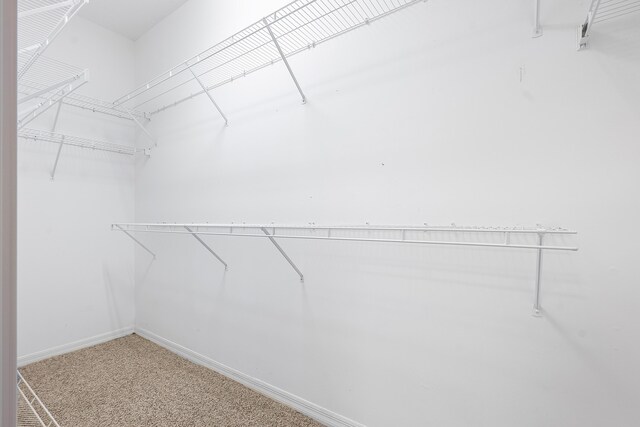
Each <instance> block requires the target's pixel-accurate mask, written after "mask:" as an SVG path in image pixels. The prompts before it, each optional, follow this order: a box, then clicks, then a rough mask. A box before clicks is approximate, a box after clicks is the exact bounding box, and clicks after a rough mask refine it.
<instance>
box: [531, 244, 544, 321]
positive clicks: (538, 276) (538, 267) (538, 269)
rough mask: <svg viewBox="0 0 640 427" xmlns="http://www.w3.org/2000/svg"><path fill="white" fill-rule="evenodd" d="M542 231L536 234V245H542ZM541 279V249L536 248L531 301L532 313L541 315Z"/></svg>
mask: <svg viewBox="0 0 640 427" xmlns="http://www.w3.org/2000/svg"><path fill="white" fill-rule="evenodd" d="M543 240H544V233H539V234H538V246H540V247H542V243H543ZM541 280H542V249H537V258H536V290H535V300H534V302H533V315H534V316H535V317H542V307H541V306H540V282H541Z"/></svg>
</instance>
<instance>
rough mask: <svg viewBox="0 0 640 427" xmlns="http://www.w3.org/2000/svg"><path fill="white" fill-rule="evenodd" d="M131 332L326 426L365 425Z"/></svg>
mask: <svg viewBox="0 0 640 427" xmlns="http://www.w3.org/2000/svg"><path fill="white" fill-rule="evenodd" d="M134 332H135V333H136V334H138V335H140V336H141V337H143V338H145V339H148V340H149V341H151V342H153V343H155V344H157V345H159V346H160V347H163V348H165V349H167V350H169V351H171V352H172V353H175V354H177V355H179V356H181V357H183V358H185V359H187V360H189V361H191V362H193V363H196V364H198V365H201V366H204V367H206V368H209V369H211V370H213V371H215V372H218V373H219V374H221V375H224V376H225V377H228V378H231V379H232V380H234V381H237V382H239V383H240V384H242V385H245V386H247V387H249V388H250V389H252V390H254V391H257V392H258V393H261V394H263V395H265V396H267V397H269V398H271V399H273V400H275V401H277V402H280V403H282V404H283V405H286V406H288V407H290V408H293V409H295V410H296V411H298V412H300V413H302V414H304V415H306V416H308V417H310V418H312V419H314V420H316V421H318V422H320V423H322V424H325V425H326V426H328V427H366V426H365V425H364V424H360V423H358V422H356V421H353V420H351V419H349V418H346V417H344V416H342V415H339V414H336V413H335V412H332V411H330V410H328V409H325V408H323V407H321V406H318V405H316V404H315V403H312V402H309V401H307V400H304V399H303V398H301V397H299V396H296V395H294V394H291V393H289V392H287V391H284V390H282V389H279V388H277V387H275V386H273V385H271V384H268V383H266V382H264V381H261V380H259V379H257V378H254V377H251V376H249V375H247V374H244V373H242V372H240V371H237V370H235V369H233V368H230V367H229V366H226V365H224V364H222V363H220V362H217V361H215V360H213V359H210V358H208V357H206V356H204V355H202V354H199V353H196V352H195V351H193V350H190V349H188V348H186V347H184V346H182V345H180V344H177V343H174V342H173V341H170V340H168V339H166V338H163V337H161V336H159V335H157V334H155V333H153V332H151V331H148V330H146V329H143V328H138V327H136V328H135V329H134Z"/></svg>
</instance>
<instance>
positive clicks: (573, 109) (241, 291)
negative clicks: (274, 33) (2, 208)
mask: <svg viewBox="0 0 640 427" xmlns="http://www.w3.org/2000/svg"><path fill="white" fill-rule="evenodd" d="M281 3H282V2H280V1H275V0H274V1H248V0H247V1H242V2H221V1H216V2H211V1H207V0H191V1H190V2H188V3H187V4H186V5H185V6H183V7H182V8H181V9H180V10H178V11H177V12H175V13H174V14H173V15H172V16H170V17H169V18H168V19H166V20H165V21H163V22H161V23H160V24H159V25H158V26H156V27H155V28H154V29H153V30H152V31H151V32H149V33H148V34H147V35H145V36H143V37H142V38H141V39H140V40H139V41H138V42H137V43H136V73H137V80H138V83H142V82H143V81H144V80H145V79H147V78H149V77H152V76H154V75H155V74H157V73H159V72H160V71H164V70H166V69H168V68H169V67H170V66H171V65H174V64H175V63H177V62H179V61H180V60H183V59H186V58H187V57H189V56H191V55H194V54H196V53H198V51H199V50H200V49H203V48H206V47H208V46H209V45H210V44H213V43H214V42H216V41H219V40H221V39H223V38H224V37H226V36H228V35H230V34H231V33H233V32H234V31H237V30H239V29H241V28H243V27H244V26H246V25H247V24H249V23H250V22H253V21H255V20H257V19H258V18H260V17H261V16H263V15H265V14H266V13H267V12H269V11H271V10H273V9H275V8H276V7H279V6H280V5H281ZM530 3H532V2H529V1H522V2H513V1H507V0H494V1H491V2H489V4H487V2H477V1H474V0H458V1H455V2H445V1H433V2H429V3H428V4H420V5H417V6H415V7H413V8H411V9H409V10H406V11H404V12H402V13H399V14H397V15H394V16H392V17H390V18H388V19H385V20H383V21H380V22H378V23H376V24H374V25H372V26H371V27H367V28H363V29H361V30H359V31H357V32H354V33H351V34H350V35H347V36H344V37H342V38H340V39H339V41H337V40H336V41H333V42H329V43H327V44H326V45H322V46H320V47H318V48H316V49H315V50H314V51H312V52H310V53H305V54H301V55H299V56H298V57H295V58H293V59H292V60H291V65H292V67H293V69H294V70H295V72H296V75H297V76H298V79H299V81H300V82H301V84H302V86H303V88H304V89H305V91H306V93H307V96H308V98H309V103H308V104H307V105H305V106H302V105H300V100H299V97H298V94H297V92H296V90H295V87H294V86H293V83H292V82H291V80H290V78H289V76H288V74H287V72H286V70H285V69H284V66H283V65H282V64H277V65H275V66H273V67H270V68H267V69H265V70H263V71H261V72H259V73H256V74H254V75H252V76H249V77H247V78H246V79H243V80H240V81H237V82H235V83H234V84H231V85H227V86H225V87H222V88H220V89H217V90H216V91H215V92H214V95H215V97H216V100H217V101H218V103H219V104H220V106H221V107H222V108H223V109H224V111H225V112H226V113H227V115H228V116H229V119H230V126H229V127H228V128H225V127H223V122H222V120H221V119H220V118H219V117H218V115H217V113H216V112H215V110H214V109H213V107H212V105H211V104H210V103H209V101H208V100H207V99H206V98H205V97H200V98H197V99H195V100H192V101H191V102H189V103H186V104H183V105H182V106H179V107H176V108H174V109H171V110H168V111H166V112H165V113H162V114H161V115H158V116H155V117H154V120H152V122H151V130H152V132H153V133H155V134H156V135H157V136H158V137H159V147H158V148H157V149H155V150H154V151H153V155H152V157H151V158H150V159H148V160H146V159H140V160H139V162H138V164H137V168H136V212H135V214H136V220H137V221H139V222H147V221H167V222H173V221H176V222H205V221H208V222H230V221H235V222H242V221H246V222H258V223H265V222H271V221H275V222H278V223H308V222H315V223H320V224H323V223H327V224H333V223H339V224H363V223H365V222H370V223H374V224H375V223H392V224H422V223H424V222H428V223H430V224H449V223H451V222H455V223H457V224H465V225H496V226H507V225H535V224H538V223H541V224H545V225H547V226H564V227H569V228H574V229H577V230H579V232H580V236H579V246H580V248H581V249H580V251H579V252H578V253H549V254H548V255H545V259H544V277H543V295H542V298H543V305H544V307H545V310H546V314H545V317H544V318H542V319H539V318H534V317H532V315H531V307H532V301H533V282H534V270H535V254H534V253H533V252H530V251H526V250H525V251H512V250H498V249H496V250H492V249H482V248H478V249H467V248H443V247H432V248H426V247H410V246H393V245H388V246H384V245H373V244H367V243H361V244H356V243H340V242H304V241H284V242H282V245H283V247H285V249H286V250H287V251H288V252H289V254H290V256H291V257H292V258H293V259H294V260H295V261H296V262H297V263H298V264H299V266H300V267H301V269H302V270H303V272H304V273H305V277H306V282H305V284H304V285H301V284H300V283H299V282H298V280H297V276H296V275H295V273H294V272H293V271H292V270H291V269H290V268H289V266H288V264H287V263H286V262H285V261H284V259H282V258H281V257H280V255H279V254H278V253H277V252H276V250H275V249H274V248H273V247H271V246H270V244H269V242H267V241H262V240H260V241H253V240H244V239H237V240H234V239H229V238H207V239H206V240H207V241H208V242H209V243H210V244H212V246H213V247H214V248H215V249H216V250H217V251H218V252H219V254H220V255H221V256H222V257H223V258H224V259H225V260H226V261H227V262H228V263H229V265H230V270H229V271H228V272H227V273H226V274H225V273H224V272H223V269H222V267H221V266H220V265H219V264H218V263H217V261H216V260H215V259H214V258H213V257H211V256H210V254H208V253H207V252H206V251H205V250H204V249H203V248H202V247H201V246H200V245H198V243H197V242H196V241H195V240H193V239H192V238H190V237H189V236H167V235H152V234H145V235H141V236H140V237H141V239H142V240H144V242H145V243H146V244H147V245H148V246H150V247H151V248H152V249H153V250H155V251H156V252H157V254H158V259H157V260H156V261H155V262H152V261H151V259H150V257H149V255H148V254H146V253H145V252H143V251H141V250H138V251H137V252H136V274H137V276H136V310H137V321H136V325H137V326H138V327H141V328H144V329H146V330H148V331H151V332H153V333H155V334H157V335H159V336H162V337H163V338H165V339H168V340H171V341H174V342H176V343H178V344H181V345H183V346H185V347H187V348H190V349H192V350H194V351H196V352H199V353H201V354H203V355H205V356H207V357H209V358H211V359H214V360H216V361H218V362H221V363H224V364H226V365H228V366H230V367H232V368H235V369H237V370H239V371H241V372H244V373H246V374H248V375H251V376H253V377H256V378H259V379H261V380H263V381H266V382H267V383H270V384H272V385H274V386H276V387H279V388H281V389H284V390H286V391H288V392H290V393H293V394H295V395H298V396H300V397H302V398H304V399H307V400H309V401H311V402H314V403H316V404H318V405H320V406H322V407H324V408H327V409H329V410H331V411H334V412H336V413H338V414H341V415H344V416H346V417H349V418H351V419H353V420H355V421H358V422H361V423H363V424H366V425H368V426H431V425H433V426H469V425H474V426H492V427H495V426H516V425H517V426H541V425H546V426H578V425H579V426H582V427H585V426H593V427H596V426H602V425H615V426H635V425H638V422H639V420H640V409H638V408H640V398H639V396H640V385H639V384H640V367H639V365H638V364H637V361H638V360H640V341H639V340H638V339H637V338H638V336H639V333H640V326H638V325H639V323H638V322H637V313H638V312H639V310H640V288H639V287H638V283H639V279H640V267H639V266H638V262H637V260H636V255H637V253H638V252H637V251H638V247H637V246H638V245H637V242H638V241H640V240H639V237H640V236H638V234H639V233H638V230H637V227H635V221H636V219H637V218H638V217H639V216H640V201H639V200H638V197H637V194H636V193H637V189H636V187H637V185H636V183H638V182H640V169H638V167H637V159H638V156H639V155H640V146H639V145H638V134H639V132H640V121H638V112H639V111H640V105H639V101H638V100H639V99H640V97H639V95H640V81H639V80H638V78H637V76H638V75H640V56H639V55H638V52H640V49H639V48H640V33H639V32H638V30H637V25H636V26H635V29H634V25H633V22H627V23H626V24H627V25H626V26H625V25H622V23H618V25H619V26H617V25H616V24H615V23H614V24H613V25H610V26H609V27H607V28H605V27H602V31H600V32H595V33H594V35H593V43H592V47H591V49H589V50H588V51H584V52H576V50H575V46H576V27H577V25H578V24H579V23H580V22H581V20H582V19H583V16H584V13H585V11H586V9H587V4H586V3H587V2H586V1H573V2H562V4H559V3H557V2H556V3H554V2H543V6H544V11H543V12H544V13H543V16H542V18H543V23H544V26H545V28H544V31H545V34H544V36H543V37H542V38H539V39H532V38H531V32H532V4H530ZM636 22H637V21H636ZM605 29H607V31H604V30H605ZM521 76H522V77H521ZM141 141H142V140H141Z"/></svg>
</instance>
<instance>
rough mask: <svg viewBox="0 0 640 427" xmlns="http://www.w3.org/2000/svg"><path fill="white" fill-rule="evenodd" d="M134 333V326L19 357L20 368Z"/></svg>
mask: <svg viewBox="0 0 640 427" xmlns="http://www.w3.org/2000/svg"><path fill="white" fill-rule="evenodd" d="M133 332H134V328H133V326H130V327H127V328H122V329H118V330H115V331H111V332H106V333H104V334H100V335H96V336H93V337H89V338H85V339H82V340H79V341H75V342H72V343H69V344H63V345H59V346H56V347H52V348H49V349H47V350H42V351H37V352H35V353H31V354H27V355H24V356H20V357H18V367H19V368H21V367H23V366H26V365H28V364H30V363H34V362H38V361H40V360H44V359H48V358H50V357H53V356H59V355H61V354H65V353H71V352H72V351H76V350H80V349H82V348H86V347H92V346H94V345H98V344H102V343H105V342H107V341H111V340H114V339H116V338H122V337H124V336H127V335H131V334H132V333H133Z"/></svg>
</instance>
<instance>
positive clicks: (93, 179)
mask: <svg viewBox="0 0 640 427" xmlns="http://www.w3.org/2000/svg"><path fill="white" fill-rule="evenodd" d="M46 56H49V57H51V58H54V59H58V60H61V61H65V62H67V63H70V64H72V65H75V66H78V67H82V68H89V69H90V73H91V81H90V82H89V83H88V84H86V85H85V86H83V87H82V88H80V89H79V90H78V93H81V94H84V95H88V96H93V97H98V98H102V99H105V100H112V99H114V98H115V97H116V96H118V95H119V94H120V93H123V92H125V91H126V90H129V89H131V87H132V85H133V78H134V71H133V68H134V45H133V42H132V41H129V40H128V39H126V38H124V37H121V36H119V35H116V34H115V33H112V32H109V31H107V30H105V29H103V28H101V27H99V26H96V25H94V24H92V23H90V22H88V21H85V20H83V19H82V18H77V17H76V18H74V20H73V21H71V23H70V24H69V26H68V27H67V28H65V30H64V32H63V33H62V34H61V35H60V36H59V37H58V38H57V39H56V40H55V42H54V43H53V44H52V45H51V46H50V48H49V49H48V50H47V51H46ZM54 115H55V108H52V109H50V110H49V111H48V112H47V113H46V114H45V115H43V116H42V117H41V118H39V119H38V121H37V123H36V122H34V123H33V124H30V125H29V126H31V127H36V128H40V129H45V130H50V129H51V126H52V124H53V120H54ZM57 130H58V131H59V132H62V133H66V134H69V135H74V136H81V137H89V138H95V139H102V140H106V141H110V142H113V143H118V144H124V145H127V144H128V145H131V144H133V143H134V138H135V132H134V127H133V124H132V123H131V122H130V121H127V120H122V119H118V118H113V117H108V116H104V115H101V114H97V113H92V112H88V111H85V110H80V109H77V108H74V107H70V106H63V107H62V111H61V113H60V118H59V121H58V127H57ZM19 144H20V145H19V150H20V151H19V160H18V169H19V189H18V190H19V193H18V199H19V202H18V203H19V212H18V214H19V226H18V242H19V243H18V246H19V247H18V263H19V265H18V282H19V284H18V313H19V321H18V332H19V336H18V355H19V356H22V357H24V356H28V355H31V354H33V353H39V352H43V351H44V352H45V353H46V351H47V350H49V349H51V348H55V347H59V346H68V345H69V344H70V343H74V342H77V341H83V340H87V339H90V338H92V337H95V336H98V335H102V334H108V333H111V332H113V331H118V330H120V329H122V328H127V327H129V328H130V327H132V326H133V323H134V304H133V279H134V265H133V249H132V247H131V245H130V243H129V242H128V241H127V239H126V238H123V236H121V235H117V234H116V233H112V232H111V231H110V224H111V223H112V222H114V221H126V220H130V219H131V218H133V215H134V214H133V210H134V188H133V187H134V166H135V161H134V159H133V158H132V157H128V156H122V155H118V154H111V153H106V152H100V151H96V152H93V151H91V150H87V149H82V148H75V147H64V148H63V151H62V153H61V157H60V161H59V164H58V169H57V171H56V177H55V181H53V182H52V181H51V180H50V178H49V177H50V173H51V169H52V167H53V164H54V160H55V157H56V152H57V148H58V147H57V145H54V144H51V143H48V142H37V143H34V142H27V141H23V140H21V141H19ZM27 360H29V359H27Z"/></svg>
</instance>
